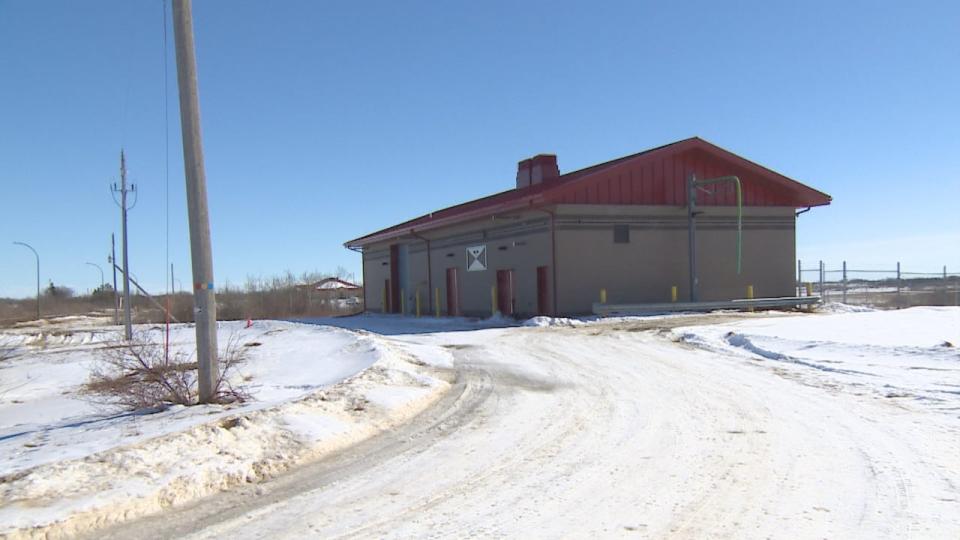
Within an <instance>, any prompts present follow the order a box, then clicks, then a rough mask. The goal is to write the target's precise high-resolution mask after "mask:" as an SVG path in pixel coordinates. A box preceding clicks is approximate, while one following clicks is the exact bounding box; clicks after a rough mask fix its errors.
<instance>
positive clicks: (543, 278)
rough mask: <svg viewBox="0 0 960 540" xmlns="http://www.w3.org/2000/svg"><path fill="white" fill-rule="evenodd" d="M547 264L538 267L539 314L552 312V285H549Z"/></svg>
mask: <svg viewBox="0 0 960 540" xmlns="http://www.w3.org/2000/svg"><path fill="white" fill-rule="evenodd" d="M548 268H549V267H547V266H538V267H537V314H538V315H548V314H549V312H550V296H549V295H550V292H549V291H550V287H548V282H547V279H548V277H547V276H548V274H547V269H548Z"/></svg>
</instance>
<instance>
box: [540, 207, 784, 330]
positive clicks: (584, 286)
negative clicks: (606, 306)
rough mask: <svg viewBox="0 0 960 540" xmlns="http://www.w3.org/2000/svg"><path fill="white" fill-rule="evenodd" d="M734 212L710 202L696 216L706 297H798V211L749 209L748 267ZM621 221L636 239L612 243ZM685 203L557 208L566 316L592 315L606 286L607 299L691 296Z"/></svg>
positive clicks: (562, 306)
mask: <svg viewBox="0 0 960 540" xmlns="http://www.w3.org/2000/svg"><path fill="white" fill-rule="evenodd" d="M735 216H736V210H735V209H734V208H726V207H723V208H721V207H704V208H703V213H702V214H700V215H699V216H698V219H697V221H698V226H697V267H698V274H699V276H700V287H699V291H700V298H699V299H700V300H701V301H709V300H730V299H733V298H744V297H745V296H746V288H747V285H753V286H754V294H755V296H756V297H765V296H767V297H769V296H793V295H794V294H795V293H794V268H795V267H794V264H795V261H796V257H795V253H796V248H795V241H796V235H795V217H794V210H793V209H792V208H745V209H744V217H743V252H742V269H741V273H740V274H739V275H738V274H737V268H736V217H735ZM615 224H624V225H627V226H628V227H629V228H630V242H629V243H626V244H617V243H614V240H613V227H614V225H615ZM687 230H688V229H687V215H686V209H685V208H682V207H680V208H675V207H643V206H587V205H568V206H561V207H559V208H558V219H557V258H558V269H559V274H558V276H557V283H558V285H559V287H558V296H559V298H558V304H559V306H560V310H561V311H562V312H563V313H567V314H573V313H589V312H590V311H591V309H592V304H593V302H597V301H598V300H599V296H600V289H601V288H606V290H607V302H608V303H612V304H618V303H654V302H669V301H670V289H671V286H673V285H676V286H677V287H678V292H679V300H680V301H686V300H688V299H689V291H690V288H689V270H688V268H689V263H688V247H687V234H688V233H687Z"/></svg>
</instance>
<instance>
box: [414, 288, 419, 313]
mask: <svg viewBox="0 0 960 540" xmlns="http://www.w3.org/2000/svg"><path fill="white" fill-rule="evenodd" d="M414 298H415V299H416V301H417V317H419V316H420V289H417V292H416V295H415V296H414Z"/></svg>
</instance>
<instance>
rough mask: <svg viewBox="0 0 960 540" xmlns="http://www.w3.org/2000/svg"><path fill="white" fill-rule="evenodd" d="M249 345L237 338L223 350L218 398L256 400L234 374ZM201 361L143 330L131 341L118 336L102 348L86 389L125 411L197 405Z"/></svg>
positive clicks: (87, 393)
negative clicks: (168, 347)
mask: <svg viewBox="0 0 960 540" xmlns="http://www.w3.org/2000/svg"><path fill="white" fill-rule="evenodd" d="M245 352H246V349H245V348H243V347H240V346H239V344H238V340H237V339H236V338H231V339H230V340H228V342H227V346H226V347H225V348H224V350H223V351H221V352H220V354H219V355H218V356H219V364H220V377H219V379H218V380H217V386H216V390H215V392H214V400H213V401H214V402H216V403H233V402H243V401H247V400H248V399H250V395H249V393H247V391H246V389H245V388H244V387H243V386H234V385H233V384H232V383H231V378H232V376H233V374H234V372H235V371H236V370H237V368H238V367H239V366H240V365H241V364H242V363H243V362H244V361H245V359H246V358H245ZM197 391H198V390H197V362H196V360H195V359H194V355H193V354H192V353H191V354H187V353H184V352H174V351H170V352H169V354H167V353H165V351H164V348H163V344H162V343H158V342H156V341H155V340H153V339H152V338H151V337H150V335H149V333H147V332H140V333H137V334H135V335H134V336H133V339H132V340H130V341H129V342H127V341H123V340H120V339H118V340H116V341H113V342H111V343H109V344H108V345H107V346H106V347H105V348H103V349H101V353H100V355H99V358H97V360H96V362H95V364H94V368H93V370H92V372H91V375H90V378H89V380H88V381H87V383H86V384H85V385H84V388H83V393H84V394H86V395H88V396H91V397H92V398H93V399H94V400H95V401H98V402H100V403H103V404H107V405H111V406H116V407H119V408H121V409H124V410H139V409H151V408H164V407H167V406H169V405H194V404H196V403H197Z"/></svg>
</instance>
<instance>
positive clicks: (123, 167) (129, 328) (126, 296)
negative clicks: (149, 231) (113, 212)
mask: <svg viewBox="0 0 960 540" xmlns="http://www.w3.org/2000/svg"><path fill="white" fill-rule="evenodd" d="M113 191H114V192H115V193H119V194H120V203H119V204H120V221H121V231H120V243H121V244H123V245H122V246H121V248H122V249H123V337H124V339H126V340H127V341H130V340H131V339H133V321H132V317H131V314H130V267H129V265H128V264H127V263H128V258H127V210H128V208H127V193H133V192H136V191H137V186H134V185H132V184H131V185H130V187H129V188H128V187H127V161H126V157H125V156H124V155H123V149H122V148H121V149H120V187H119V188H118V187H117V185H116V184H114V185H113ZM134 204H136V201H134ZM130 208H133V207H132V206H131V207H130Z"/></svg>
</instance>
